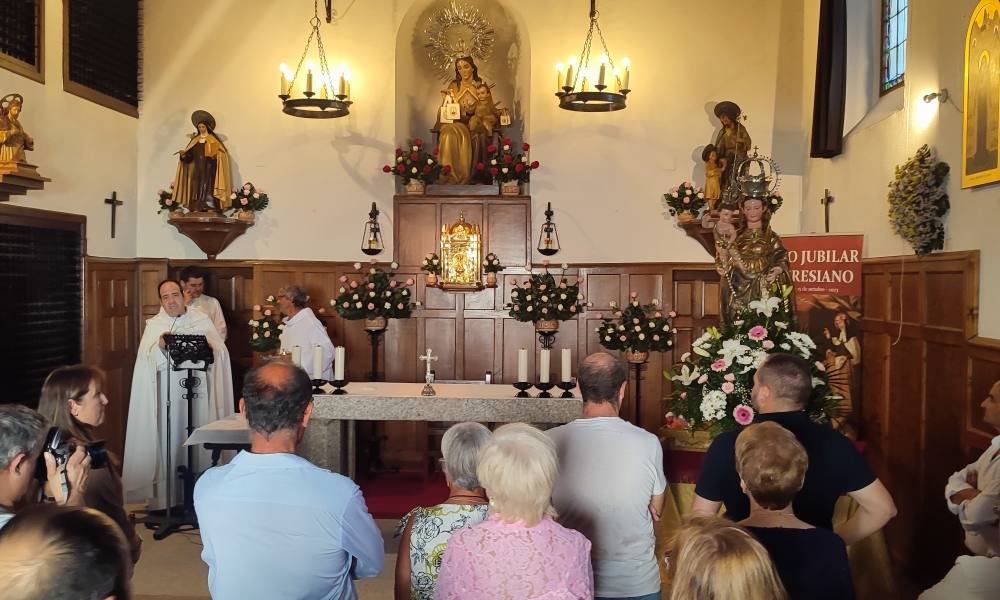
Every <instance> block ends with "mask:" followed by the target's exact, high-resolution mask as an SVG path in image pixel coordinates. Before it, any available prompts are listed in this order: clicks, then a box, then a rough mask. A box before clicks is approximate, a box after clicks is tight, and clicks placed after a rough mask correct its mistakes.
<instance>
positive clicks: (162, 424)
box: [122, 280, 234, 510]
mask: <svg viewBox="0 0 1000 600" xmlns="http://www.w3.org/2000/svg"><path fill="white" fill-rule="evenodd" d="M159 296H160V306H161V308H160V312H159V314H157V315H156V316H155V317H153V318H152V319H148V320H147V321H146V329H145V331H144V332H143V334H142V340H141V341H140V342H139V353H138V356H136V359H135V370H134V371H133V373H132V393H131V396H130V400H129V411H128V429H127V430H126V437H125V461H124V473H123V476H122V480H123V483H124V487H125V499H126V502H144V501H148V503H149V509H150V510H158V509H163V508H166V502H167V478H168V477H171V478H173V483H172V484H171V485H172V486H173V503H174V504H177V503H180V502H181V501H182V500H183V486H182V482H181V480H180V479H177V478H176V475H175V473H176V470H177V466H178V465H186V464H187V462H188V461H187V449H186V448H185V447H184V441H185V440H186V439H187V431H186V428H187V424H188V414H187V413H188V411H187V400H184V399H183V397H182V396H183V393H184V388H182V387H181V385H180V381H181V379H182V378H184V377H185V376H186V375H187V371H183V370H182V371H172V370H171V369H170V365H169V360H168V355H167V351H166V347H165V343H164V341H163V335H164V334H167V333H174V334H189V335H197V334H200V335H204V336H205V338H206V340H207V341H208V344H209V346H211V347H212V350H213V353H214V357H215V362H214V363H213V364H212V365H211V366H210V367H209V370H208V373H207V375H208V376H207V378H206V377H205V375H206V374H205V373H204V372H197V371H196V372H195V373H196V375H197V377H198V378H199V379H200V380H201V385H199V386H198V387H197V388H195V391H196V392H197V393H198V396H197V397H196V398H195V399H194V402H193V411H192V412H193V413H194V418H193V419H192V424H193V425H194V426H195V427H199V426H201V425H205V424H206V423H210V422H212V421H216V420H218V419H222V418H225V417H227V416H229V415H231V414H233V412H234V402H233V381H232V372H231V370H230V365H229V352H228V351H227V350H226V345H225V342H223V340H222V338H221V337H219V333H218V331H216V329H215V326H214V325H213V324H212V321H211V320H209V318H208V317H207V316H206V315H205V313H203V312H201V311H200V310H198V309H196V308H190V307H187V306H185V305H184V296H183V294H182V292H181V287H180V284H178V283H177V282H176V281H172V280H167V281H164V282H162V283H161V284H160V286H159ZM206 379H207V381H206ZM168 394H169V399H170V431H169V432H167V398H168ZM168 434H169V438H170V454H171V456H172V460H171V466H170V469H171V471H172V472H167V458H166V457H167V436H168ZM210 460H211V457H210V453H209V452H207V451H205V450H203V449H202V448H200V447H199V448H197V449H196V451H195V461H196V464H195V465H194V467H195V469H196V472H197V471H200V470H203V469H206V468H208V467H209V466H210Z"/></svg>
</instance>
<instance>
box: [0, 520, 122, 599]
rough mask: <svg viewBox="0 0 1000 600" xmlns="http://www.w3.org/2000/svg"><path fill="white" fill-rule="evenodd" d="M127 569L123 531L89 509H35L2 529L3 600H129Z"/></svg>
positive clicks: (0, 567)
mask: <svg viewBox="0 0 1000 600" xmlns="http://www.w3.org/2000/svg"><path fill="white" fill-rule="evenodd" d="M131 570H132V560H131V559H130V557H129V549H128V544H127V543H126V542H125V537H124V536H123V535H122V532H121V528H120V527H118V525H117V524H115V522H114V521H112V520H111V519H110V518H108V516H107V515H105V514H104V513H102V512H100V511H96V510H94V509H91V508H79V507H72V506H56V505H54V504H42V505H37V506H33V507H31V508H28V509H25V510H24V511H22V512H20V513H18V515H17V516H16V517H14V518H13V519H11V521H10V523H8V525H7V527H5V528H4V529H3V530H2V531H0V582H2V583H0V596H2V597H3V598H4V600H40V599H42V598H44V599H45V600H129V598H131V597H132V596H131V592H130V589H129V575H130V573H131Z"/></svg>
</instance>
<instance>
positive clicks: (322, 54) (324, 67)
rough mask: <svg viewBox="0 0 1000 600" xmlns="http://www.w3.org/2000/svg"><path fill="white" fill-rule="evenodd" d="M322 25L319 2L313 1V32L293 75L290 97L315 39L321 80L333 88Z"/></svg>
mask: <svg viewBox="0 0 1000 600" xmlns="http://www.w3.org/2000/svg"><path fill="white" fill-rule="evenodd" d="M320 23H321V21H320V19H319V0H313V16H312V18H311V19H309V25H310V27H312V31H311V32H309V37H308V38H306V45H305V47H304V48H303V49H302V56H300V57H299V64H297V65H296V66H295V73H294V74H293V75H292V79H291V81H290V82H289V85H288V95H289V96H291V95H292V91H293V90H294V89H295V82H297V81H298V79H299V72H301V71H302V65H303V64H305V62H306V56H308V55H309V46H311V45H312V41H313V38H316V49H317V50H318V51H319V63H320V78H321V80H322V82H325V83H326V84H327V85H329V86H331V87H332V86H333V78H332V77H330V67H329V65H328V64H327V62H326V50H325V49H324V48H323V36H322V35H321V34H320V32H319V26H320ZM331 91H332V90H331Z"/></svg>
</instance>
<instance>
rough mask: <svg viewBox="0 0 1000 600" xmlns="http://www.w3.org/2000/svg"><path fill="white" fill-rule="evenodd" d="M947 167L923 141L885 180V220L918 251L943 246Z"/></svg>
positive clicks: (947, 205)
mask: <svg viewBox="0 0 1000 600" xmlns="http://www.w3.org/2000/svg"><path fill="white" fill-rule="evenodd" d="M949 170H950V167H949V166H948V163H945V162H939V161H937V160H936V159H935V158H934V154H933V153H932V152H931V149H930V148H928V147H927V145H926V144H924V145H923V146H921V147H920V149H919V150H917V153H916V154H915V155H914V156H913V158H911V159H909V160H907V161H906V162H905V163H903V164H902V165H897V166H896V176H895V178H894V179H893V180H892V182H891V183H890V184H889V222H890V223H891V224H892V229H893V230H894V231H895V232H896V233H897V234H898V235H899V236H901V237H902V238H903V239H904V240H906V241H907V242H908V243H909V244H910V246H912V247H913V251H914V252H915V253H916V254H918V255H924V254H930V253H931V252H933V251H934V250H941V249H943V248H944V216H945V214H947V212H948V210H949V208H950V204H949V202H948V194H947V193H945V186H944V180H945V178H946V177H947V176H948V171H949Z"/></svg>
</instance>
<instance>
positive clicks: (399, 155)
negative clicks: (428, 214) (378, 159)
mask: <svg viewBox="0 0 1000 600" xmlns="http://www.w3.org/2000/svg"><path fill="white" fill-rule="evenodd" d="M437 157H438V149H437V148H434V149H433V150H432V151H431V152H427V151H426V150H424V141H423V140H422V139H420V138H416V139H414V140H413V141H407V143H406V146H405V147H400V148H396V157H395V163H394V164H392V165H385V166H383V167H382V171H383V172H384V173H389V174H390V175H393V176H394V177H398V178H399V179H400V180H402V182H403V188H404V189H405V191H406V193H407V194H409V195H420V194H423V193H424V191H425V189H426V186H427V185H430V184H432V183H434V182H435V181H437V180H438V178H439V177H440V176H441V175H442V174H445V175H447V174H448V173H451V165H442V164H441V163H440V162H438V158H437Z"/></svg>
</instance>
